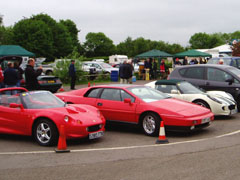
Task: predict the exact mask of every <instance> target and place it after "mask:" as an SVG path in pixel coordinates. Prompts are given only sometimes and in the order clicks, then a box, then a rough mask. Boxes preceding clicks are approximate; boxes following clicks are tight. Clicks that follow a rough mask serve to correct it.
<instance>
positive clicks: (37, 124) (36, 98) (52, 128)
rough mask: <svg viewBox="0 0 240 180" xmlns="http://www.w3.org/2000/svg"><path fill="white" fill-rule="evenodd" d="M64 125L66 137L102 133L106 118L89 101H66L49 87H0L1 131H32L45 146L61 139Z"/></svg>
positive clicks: (8, 132)
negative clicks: (48, 89)
mask: <svg viewBox="0 0 240 180" xmlns="http://www.w3.org/2000/svg"><path fill="white" fill-rule="evenodd" d="M61 125H64V127H65V131H66V138H67V139H69V138H82V137H89V139H94V138H99V137H101V136H103V132H104V130H105V118H104V117H103V116H102V114H101V113H100V111H99V110H98V109H97V108H95V107H93V106H89V105H77V104H75V105H73V104H72V105H66V103H64V102H63V101H62V100H60V99H59V98H57V97H56V96H54V95H53V94H52V93H50V92H48V91H30V92H28V91H27V90H26V89H24V88H4V89H0V133H4V134H19V135H33V136H34V137H35V139H36V141H37V142H38V143H39V144H40V145H43V146H47V145H54V144H56V143H57V141H58V136H59V133H58V132H59V131H58V130H59V128H60V126H61Z"/></svg>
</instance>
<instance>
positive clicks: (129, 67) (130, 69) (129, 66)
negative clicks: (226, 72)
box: [126, 60, 134, 84]
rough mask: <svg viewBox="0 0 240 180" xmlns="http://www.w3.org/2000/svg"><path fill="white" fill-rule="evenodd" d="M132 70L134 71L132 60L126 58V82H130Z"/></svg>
mask: <svg viewBox="0 0 240 180" xmlns="http://www.w3.org/2000/svg"><path fill="white" fill-rule="evenodd" d="M133 72H134V67H133V65H132V61H131V60H128V61H127V70H126V73H127V77H128V78H127V83H128V84H132V76H133Z"/></svg>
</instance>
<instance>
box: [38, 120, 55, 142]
mask: <svg viewBox="0 0 240 180" xmlns="http://www.w3.org/2000/svg"><path fill="white" fill-rule="evenodd" d="M33 133H34V136H35V139H36V141H37V142H38V144H40V145H42V146H48V145H54V144H56V142H57V138H58V131H57V128H56V126H55V124H53V123H52V122H51V121H49V120H46V119H42V120H40V121H38V122H37V123H36V125H35V128H34V132H33Z"/></svg>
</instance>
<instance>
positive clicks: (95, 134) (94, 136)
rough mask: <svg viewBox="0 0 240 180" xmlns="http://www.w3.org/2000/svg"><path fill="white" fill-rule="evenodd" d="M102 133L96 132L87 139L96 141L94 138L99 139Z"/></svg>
mask: <svg viewBox="0 0 240 180" xmlns="http://www.w3.org/2000/svg"><path fill="white" fill-rule="evenodd" d="M103 134H104V133H103V131H99V132H96V133H90V134H89V139H96V138H100V137H102V136H103Z"/></svg>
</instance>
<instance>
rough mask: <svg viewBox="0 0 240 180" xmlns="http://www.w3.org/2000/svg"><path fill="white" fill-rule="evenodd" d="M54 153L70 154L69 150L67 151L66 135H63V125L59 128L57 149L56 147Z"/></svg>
mask: <svg viewBox="0 0 240 180" xmlns="http://www.w3.org/2000/svg"><path fill="white" fill-rule="evenodd" d="M55 152H56V153H63V152H70V150H69V149H67V143H66V134H65V127H64V125H61V126H60V129H59V139H58V147H57V149H55Z"/></svg>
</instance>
